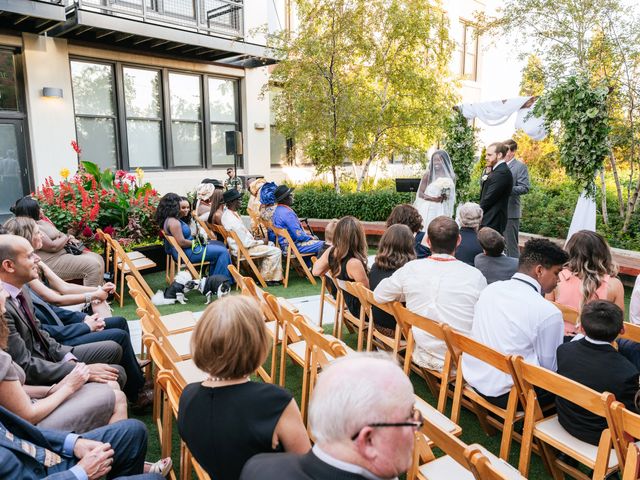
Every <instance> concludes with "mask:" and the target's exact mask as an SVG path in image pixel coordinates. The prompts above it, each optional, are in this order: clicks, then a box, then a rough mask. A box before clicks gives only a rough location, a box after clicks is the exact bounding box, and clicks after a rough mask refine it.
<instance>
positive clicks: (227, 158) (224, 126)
mask: <svg viewBox="0 0 640 480" xmlns="http://www.w3.org/2000/svg"><path fill="white" fill-rule="evenodd" d="M208 83H209V124H210V125H209V128H210V130H211V163H212V165H214V166H219V165H233V163H234V156H233V155H227V152H226V146H225V137H224V134H225V132H228V131H235V130H239V125H240V124H239V118H238V109H237V108H236V104H237V101H236V98H237V92H236V85H237V83H236V82H235V81H233V80H224V79H221V78H209V82H208Z"/></svg>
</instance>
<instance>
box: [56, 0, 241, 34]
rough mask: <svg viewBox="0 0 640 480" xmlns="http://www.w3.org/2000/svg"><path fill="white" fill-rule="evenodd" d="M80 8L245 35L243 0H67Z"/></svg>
mask: <svg viewBox="0 0 640 480" xmlns="http://www.w3.org/2000/svg"><path fill="white" fill-rule="evenodd" d="M66 3H67V8H68V9H69V8H78V9H81V10H90V11H97V12H100V13H104V14H107V15H115V16H118V17H123V18H130V19H133V20H138V21H142V22H145V23H153V24H156V25H164V26H169V25H170V26H173V27H175V28H179V29H183V30H189V31H194V32H198V33H204V34H209V35H223V36H226V37H232V38H243V37H244V5H243V0H66Z"/></svg>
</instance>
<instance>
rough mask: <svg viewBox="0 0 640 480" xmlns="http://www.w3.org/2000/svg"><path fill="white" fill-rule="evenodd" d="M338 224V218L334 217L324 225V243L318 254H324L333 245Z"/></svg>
mask: <svg viewBox="0 0 640 480" xmlns="http://www.w3.org/2000/svg"><path fill="white" fill-rule="evenodd" d="M337 224H338V219H337V218H333V219H331V220H330V221H329V223H327V226H326V227H324V245H323V246H322V248H321V249H320V251H319V252H318V255H320V256H322V254H323V253H324V252H326V251H327V250H329V248H331V247H333V235H334V233H335V231H336V225H337ZM318 258H319V257H318Z"/></svg>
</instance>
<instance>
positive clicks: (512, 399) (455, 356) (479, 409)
mask: <svg viewBox="0 0 640 480" xmlns="http://www.w3.org/2000/svg"><path fill="white" fill-rule="evenodd" d="M442 328H443V330H444V337H445V340H446V342H447V346H448V347H449V351H450V352H451V359H452V361H453V364H454V366H455V368H456V381H455V388H454V391H453V406H452V407H451V420H453V421H454V422H456V423H457V422H458V421H459V419H460V408H461V405H462V399H463V398H467V399H469V400H470V401H471V406H472V407H473V410H474V413H475V414H476V416H477V417H478V420H479V421H480V424H481V425H482V426H483V429H484V430H485V431H488V430H489V429H488V428H487V424H490V425H492V426H494V427H497V428H498V429H500V430H502V441H501V442H500V458H502V459H503V460H505V461H509V452H510V450H511V438H512V436H513V433H514V430H513V427H514V424H515V423H516V422H518V421H520V420H522V419H523V418H524V413H523V412H518V400H519V395H518V389H517V383H518V381H517V379H516V375H515V371H514V369H513V363H512V359H511V356H507V355H503V354H502V353H500V352H498V351H496V350H494V349H492V348H490V347H488V346H486V345H483V344H482V343H479V342H477V341H475V340H474V339H472V338H470V337H468V336H466V335H463V334H461V333H459V332H456V331H455V330H453V329H452V328H451V327H450V326H449V325H443V327H442ZM463 356H464V357H466V356H471V357H474V358H477V359H478V360H481V361H483V362H484V363H486V364H487V367H489V366H492V367H493V368H496V369H498V370H500V371H501V372H502V373H506V374H507V375H511V376H512V378H513V386H512V387H511V391H510V392H509V399H508V400H507V408H500V407H498V406H496V405H494V404H492V403H491V402H489V401H487V400H486V399H485V398H484V397H483V396H482V395H480V394H479V393H478V392H476V391H475V390H474V389H473V388H471V387H468V386H467V385H466V384H465V381H464V369H463V364H464V361H461V359H462V358H463ZM487 411H489V412H491V414H493V415H489V414H487ZM495 417H498V418H501V419H502V422H500V421H498V420H497V419H496V418H495Z"/></svg>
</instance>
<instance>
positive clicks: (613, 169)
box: [609, 149, 624, 218]
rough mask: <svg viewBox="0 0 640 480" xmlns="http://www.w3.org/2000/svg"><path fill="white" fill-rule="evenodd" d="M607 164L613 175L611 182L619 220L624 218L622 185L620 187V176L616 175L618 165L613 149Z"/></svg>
mask: <svg viewBox="0 0 640 480" xmlns="http://www.w3.org/2000/svg"><path fill="white" fill-rule="evenodd" d="M609 164H610V165H611V172H612V173H613V180H614V181H615V182H616V193H617V195H618V211H619V212H620V218H624V202H623V200H622V185H620V176H619V175H618V163H617V162H616V157H615V155H614V154H613V149H611V151H610V152H609Z"/></svg>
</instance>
